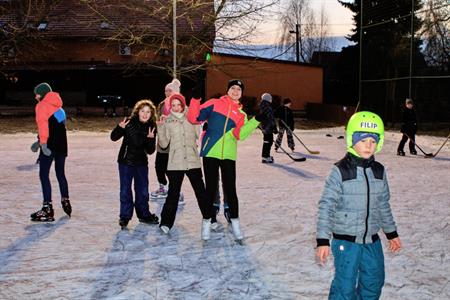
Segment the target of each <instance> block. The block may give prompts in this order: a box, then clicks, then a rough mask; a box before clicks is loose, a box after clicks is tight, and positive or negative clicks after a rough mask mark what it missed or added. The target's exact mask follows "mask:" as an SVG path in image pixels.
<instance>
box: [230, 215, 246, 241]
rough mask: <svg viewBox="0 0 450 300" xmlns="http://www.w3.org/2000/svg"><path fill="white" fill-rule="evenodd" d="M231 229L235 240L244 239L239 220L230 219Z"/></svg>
mask: <svg viewBox="0 0 450 300" xmlns="http://www.w3.org/2000/svg"><path fill="white" fill-rule="evenodd" d="M231 229H232V230H233V235H234V238H235V239H236V240H238V241H240V240H242V239H243V238H244V236H243V235H242V232H241V226H240V225H239V219H231Z"/></svg>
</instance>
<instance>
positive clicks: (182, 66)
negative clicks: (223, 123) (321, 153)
mask: <svg viewBox="0 0 450 300" xmlns="http://www.w3.org/2000/svg"><path fill="white" fill-rule="evenodd" d="M173 1H176V5H177V13H176V16H175V17H176V24H177V37H176V42H177V48H176V49H177V50H176V61H177V65H178V67H177V73H188V72H191V71H193V70H195V69H197V68H202V67H203V65H204V63H205V61H204V59H203V58H204V55H205V54H206V53H207V52H212V49H213V47H214V43H213V42H214V41H215V42H216V43H219V44H220V45H221V46H222V47H228V48H233V49H239V47H241V45H243V44H246V43H249V42H250V41H251V40H252V38H253V37H254V35H255V33H256V29H257V26H258V24H260V23H261V22H262V21H263V20H264V18H265V16H266V15H265V12H267V11H268V9H270V8H271V7H273V6H274V5H275V4H276V3H278V2H279V0H261V1H253V0H183V1H182V0H145V1H144V0H141V1H136V0H50V1H44V0H14V1H2V3H0V12H1V14H0V35H1V41H0V43H1V45H0V46H1V50H2V52H1V55H2V57H1V58H2V63H11V60H12V59H13V60H15V61H16V62H19V60H21V61H22V62H26V61H30V55H34V56H35V57H41V58H43V56H42V55H44V54H45V53H44V52H43V51H40V50H42V49H41V48H40V47H36V43H38V42H43V41H45V42H46V47H47V48H45V49H48V47H51V44H52V43H50V41H51V42H55V45H56V46H55V47H57V40H58V39H61V38H67V37H65V36H59V37H58V36H57V33H55V32H56V31H55V30H56V28H57V27H58V26H59V27H64V26H65V24H71V25H73V24H77V26H78V28H79V30H78V29H74V30H73V31H74V32H70V38H72V39H79V40H89V41H104V42H107V43H106V44H109V45H115V46H117V44H121V45H122V44H123V45H128V46H130V47H132V49H133V51H132V53H131V55H132V57H133V59H132V60H130V61H132V63H130V64H129V70H133V69H138V68H139V67H140V66H147V67H149V66H151V67H154V68H161V69H165V70H167V72H168V73H171V74H172V73H173V68H172V65H171V62H172V54H173V53H172V49H173V47H172V45H173V43H174V37H173V34H172V32H173V22H172V21H173V16H174V14H173V11H172V7H173V5H172V4H173ZM67 7H70V8H71V9H67ZM65 8H66V9H65ZM49 19H50V20H51V21H50V23H51V25H50V26H51V30H48V31H45V30H42V31H40V30H39V29H38V27H39V22H40V21H45V20H49ZM56 23H59V25H56ZM75 27H76V26H74V28H75ZM100 27H101V28H102V29H101V30H99V28H100ZM88 31H89V32H91V36H88V35H83V33H84V32H88ZM28 50H32V51H29V53H26V55H25V52H26V51H28ZM13 53H14V55H13Z"/></svg>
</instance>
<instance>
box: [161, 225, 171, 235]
mask: <svg viewBox="0 0 450 300" xmlns="http://www.w3.org/2000/svg"><path fill="white" fill-rule="evenodd" d="M159 229H161V231H162V232H163V233H164V234H169V231H170V228H169V227H167V226H161V227H159Z"/></svg>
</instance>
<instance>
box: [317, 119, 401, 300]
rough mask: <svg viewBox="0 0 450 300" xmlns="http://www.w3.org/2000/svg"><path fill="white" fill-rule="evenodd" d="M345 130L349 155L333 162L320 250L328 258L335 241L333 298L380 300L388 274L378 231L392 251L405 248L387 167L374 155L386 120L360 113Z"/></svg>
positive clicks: (319, 224)
mask: <svg viewBox="0 0 450 300" xmlns="http://www.w3.org/2000/svg"><path fill="white" fill-rule="evenodd" d="M346 133H347V155H346V156H345V157H344V158H343V159H342V160H340V161H339V162H337V163H336V164H335V166H333V168H332V170H331V174H330V175H329V177H328V179H327V180H326V183H325V187H324V190H323V193H322V196H321V199H320V201H319V213H318V219H317V234H316V238H317V252H316V254H317V257H318V258H319V260H320V262H322V263H323V262H325V260H326V259H327V257H328V256H329V255H330V240H332V242H331V251H332V253H333V256H334V267H335V276H334V279H333V282H332V283H331V288H330V294H329V299H378V298H379V297H380V295H381V289H382V287H383V285H384V277H385V275H384V256H383V250H382V246H381V242H380V238H379V236H378V231H379V230H380V229H382V230H383V232H384V233H385V235H386V237H387V239H388V241H389V249H390V250H391V251H393V252H397V251H399V250H400V249H401V247H402V246H401V242H400V238H399V237H398V234H397V227H396V225H395V222H394V218H393V216H392V212H391V207H390V205H389V198H390V194H389V186H388V182H387V178H386V171H385V169H384V167H383V165H382V164H380V163H379V162H377V161H375V158H374V154H375V153H376V152H379V151H380V150H381V148H382V146H383V142H384V125H383V121H382V120H381V118H380V117H379V116H378V115H376V114H374V113H371V112H367V111H363V112H358V113H355V114H354V115H353V116H352V117H351V118H350V120H349V122H348V125H347V131H346Z"/></svg>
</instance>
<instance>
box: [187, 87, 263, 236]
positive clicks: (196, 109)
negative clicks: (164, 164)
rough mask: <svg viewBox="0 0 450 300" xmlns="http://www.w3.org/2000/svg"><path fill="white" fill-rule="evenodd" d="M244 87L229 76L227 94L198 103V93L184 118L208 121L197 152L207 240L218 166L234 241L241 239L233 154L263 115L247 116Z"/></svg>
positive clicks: (217, 177)
mask: <svg viewBox="0 0 450 300" xmlns="http://www.w3.org/2000/svg"><path fill="white" fill-rule="evenodd" d="M243 91H244V84H243V82H242V81H241V80H238V79H232V80H230V81H229V82H228V86H227V94H226V95H224V96H222V97H220V98H219V99H210V100H208V101H206V102H205V103H204V104H200V99H199V98H200V97H196V96H197V95H195V94H196V93H194V95H193V96H194V97H193V99H192V100H191V103H190V106H189V110H188V114H187V118H188V120H189V122H191V123H193V124H199V123H203V122H208V128H207V130H206V132H205V134H204V136H203V139H202V145H201V149H200V156H201V157H203V171H204V173H205V183H206V194H207V199H208V206H209V207H210V209H209V214H210V215H209V216H207V219H203V222H202V239H203V240H208V239H209V236H210V230H211V217H212V216H213V213H214V212H213V211H214V207H213V203H214V200H215V198H216V195H217V188H218V180H219V169H220V171H221V178H222V183H223V187H224V193H226V195H227V202H228V205H229V207H230V216H231V227H232V230H233V235H234V237H235V239H236V240H237V241H240V240H242V239H243V235H242V232H241V229H240V225H239V204H238V197H237V194H236V156H237V142H238V141H242V140H245V139H246V138H247V137H248V136H250V135H251V134H252V133H253V131H255V129H256V128H257V127H258V125H259V123H260V122H261V121H262V120H263V118H264V116H263V115H261V114H259V115H257V116H256V117H255V118H252V119H250V120H248V119H247V115H246V113H245V112H244V111H243V110H242V108H241V104H240V102H239V100H240V99H241V97H242V93H243Z"/></svg>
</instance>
